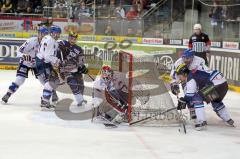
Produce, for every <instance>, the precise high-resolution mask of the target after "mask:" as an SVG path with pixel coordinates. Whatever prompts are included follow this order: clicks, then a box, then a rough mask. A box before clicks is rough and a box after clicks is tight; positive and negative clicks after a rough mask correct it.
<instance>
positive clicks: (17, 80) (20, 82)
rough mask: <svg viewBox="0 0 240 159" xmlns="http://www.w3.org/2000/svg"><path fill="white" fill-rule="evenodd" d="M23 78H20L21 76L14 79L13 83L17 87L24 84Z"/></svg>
mask: <svg viewBox="0 0 240 159" xmlns="http://www.w3.org/2000/svg"><path fill="white" fill-rule="evenodd" d="M25 79H26V78H25V77H22V76H17V77H16V80H15V83H16V84H17V85H18V86H21V85H22V84H23V83H24V82H25Z"/></svg>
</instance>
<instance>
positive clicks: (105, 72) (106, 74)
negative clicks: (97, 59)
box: [101, 66, 113, 81]
mask: <svg viewBox="0 0 240 159" xmlns="http://www.w3.org/2000/svg"><path fill="white" fill-rule="evenodd" d="M112 76H113V70H112V68H111V67H110V66H103V67H102V69H101V77H102V78H103V80H104V81H109V80H110V79H111V78H112Z"/></svg>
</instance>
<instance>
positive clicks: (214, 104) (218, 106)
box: [212, 102, 225, 113]
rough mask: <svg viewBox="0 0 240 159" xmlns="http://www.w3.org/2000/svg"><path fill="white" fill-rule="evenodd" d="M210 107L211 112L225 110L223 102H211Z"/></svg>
mask: <svg viewBox="0 0 240 159" xmlns="http://www.w3.org/2000/svg"><path fill="white" fill-rule="evenodd" d="M212 107H213V110H214V111H215V112H216V113H218V112H219V111H220V110H222V109H223V108H225V105H224V104H223V102H212Z"/></svg>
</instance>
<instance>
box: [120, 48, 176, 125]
mask: <svg viewBox="0 0 240 159" xmlns="http://www.w3.org/2000/svg"><path fill="white" fill-rule="evenodd" d="M117 60H118V65H119V66H118V71H119V72H121V73H124V74H125V75H126V78H127V81H128V101H127V102H128V111H127V116H128V122H129V124H130V125H131V124H141V125H147V126H148V125H154V126H168V125H171V124H179V114H178V112H177V110H176V109H175V106H174V103H173V100H172V98H171V96H170V94H169V93H168V90H167V88H166V86H165V84H164V81H163V80H162V79H161V78H160V75H159V72H158V69H157V67H156V65H155V63H154V59H153V56H151V55H146V54H143V55H140V54H134V53H130V52H126V51H119V56H118V59H117Z"/></svg>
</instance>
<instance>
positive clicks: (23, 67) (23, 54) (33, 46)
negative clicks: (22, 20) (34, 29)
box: [2, 27, 48, 103]
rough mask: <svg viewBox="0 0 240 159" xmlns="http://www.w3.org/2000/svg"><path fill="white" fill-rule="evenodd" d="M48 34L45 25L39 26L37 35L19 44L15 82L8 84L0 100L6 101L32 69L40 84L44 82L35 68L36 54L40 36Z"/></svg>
mask: <svg viewBox="0 0 240 159" xmlns="http://www.w3.org/2000/svg"><path fill="white" fill-rule="evenodd" d="M47 34H48V29H47V28H46V27H40V28H39V29H38V36H37V37H32V38H30V39H28V40H27V41H26V42H24V43H23V44H22V46H20V48H19V50H18V52H17V56H18V57H20V61H19V64H18V69H17V76H16V80H15V82H12V84H11V85H10V86H9V89H8V91H7V93H6V94H5V95H4V97H3V98H2V101H3V102H5V103H7V102H8V99H9V98H10V96H11V95H12V94H13V93H15V92H16V91H17V89H18V88H19V87H20V86H21V85H22V84H23V83H24V82H25V80H26V78H28V72H29V71H30V70H32V71H33V73H34V74H35V76H36V78H38V79H39V81H40V82H41V84H44V81H43V79H42V77H41V76H39V73H38V71H37V69H36V60H35V58H36V55H37V53H38V51H39V48H40V42H41V40H42V38H43V37H44V36H45V35H47Z"/></svg>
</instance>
